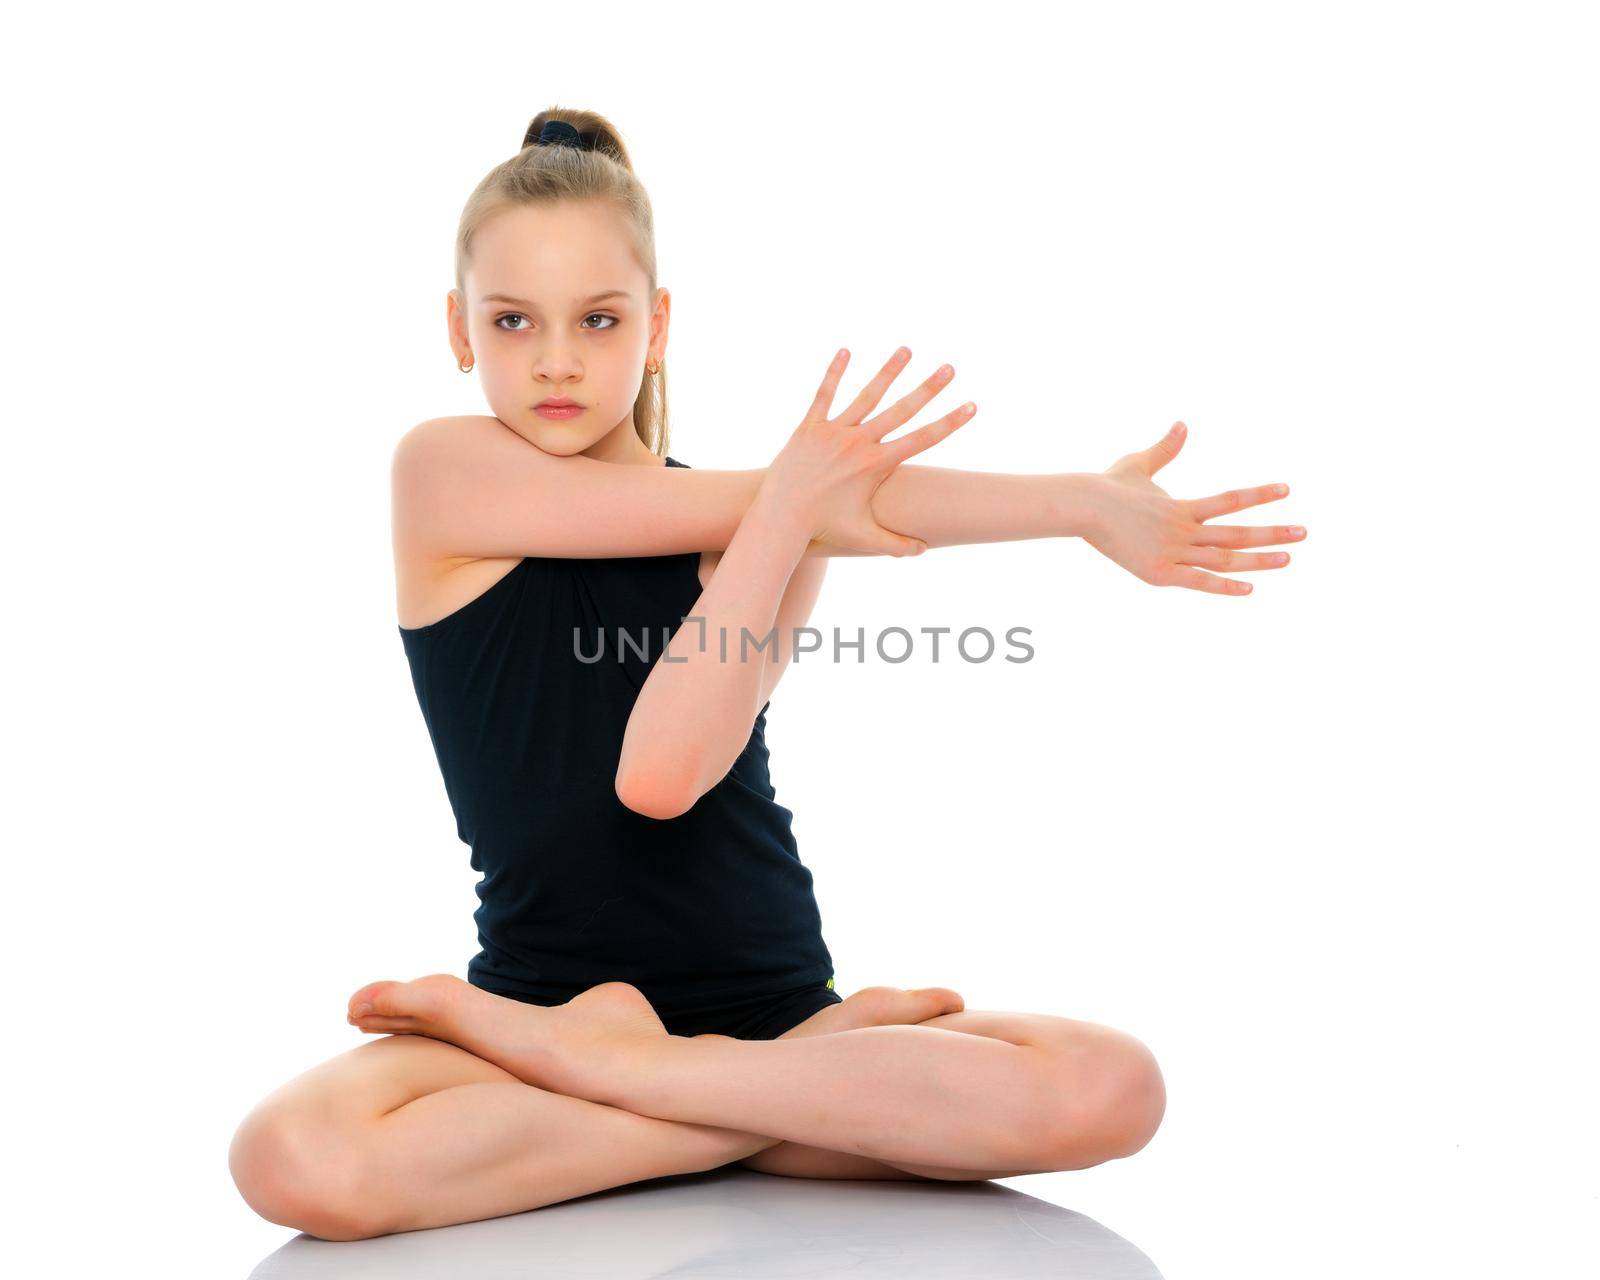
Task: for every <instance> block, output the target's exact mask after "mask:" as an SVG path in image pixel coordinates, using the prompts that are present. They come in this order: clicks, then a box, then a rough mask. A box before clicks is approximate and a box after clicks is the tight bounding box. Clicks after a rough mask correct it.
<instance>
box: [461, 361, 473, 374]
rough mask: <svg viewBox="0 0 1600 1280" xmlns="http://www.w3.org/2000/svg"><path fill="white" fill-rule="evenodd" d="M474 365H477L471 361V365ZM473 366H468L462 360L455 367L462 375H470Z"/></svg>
mask: <svg viewBox="0 0 1600 1280" xmlns="http://www.w3.org/2000/svg"><path fill="white" fill-rule="evenodd" d="M476 363H477V361H473V364H476ZM473 364H468V363H467V362H466V361H465V360H463V361H461V362H460V363H459V364H457V365H456V368H458V369H460V370H461V372H462V373H471V372H472V368H473Z"/></svg>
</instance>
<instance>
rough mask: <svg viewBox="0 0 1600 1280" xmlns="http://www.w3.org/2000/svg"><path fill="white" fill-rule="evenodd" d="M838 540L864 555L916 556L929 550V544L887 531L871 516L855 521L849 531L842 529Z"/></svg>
mask: <svg viewBox="0 0 1600 1280" xmlns="http://www.w3.org/2000/svg"><path fill="white" fill-rule="evenodd" d="M835 536H836V537H837V539H838V540H839V541H840V542H841V543H843V544H845V545H848V546H850V547H852V548H855V549H856V550H857V551H858V552H859V553H860V554H862V555H878V556H915V555H921V554H922V553H923V552H924V551H926V550H927V549H928V544H927V543H926V542H923V541H922V540H921V539H920V538H913V537H912V536H911V535H910V534H906V533H896V532H895V531H894V530H893V529H885V528H884V527H883V526H882V525H881V524H879V523H878V522H877V521H876V520H874V519H873V518H872V517H871V516H870V515H864V516H863V517H862V518H861V519H860V520H857V521H853V522H852V523H851V527H850V528H848V529H840V530H838V531H837V534H836V535H835Z"/></svg>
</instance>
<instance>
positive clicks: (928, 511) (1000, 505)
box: [872, 463, 1096, 547]
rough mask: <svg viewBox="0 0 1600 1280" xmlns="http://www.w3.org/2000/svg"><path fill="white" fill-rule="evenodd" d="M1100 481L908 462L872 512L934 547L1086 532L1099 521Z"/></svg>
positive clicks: (874, 502)
mask: <svg viewBox="0 0 1600 1280" xmlns="http://www.w3.org/2000/svg"><path fill="white" fill-rule="evenodd" d="M1095 479H1096V478H1095V477H1094V476H1092V475H1089V474H1086V473H1080V472H1052V473H1048V474H1044V475H1014V474H1007V473H1004V472H989V471H956V470H952V469H951V468H948V467H923V466H914V465H912V464H910V463H904V464H902V465H901V466H899V467H897V468H896V469H895V470H894V471H892V472H890V474H889V477H888V479H886V480H885V481H884V482H883V483H882V484H881V485H879V486H878V489H877V492H876V493H874V494H873V495H872V515H873V518H874V519H875V520H877V522H878V523H879V524H881V525H882V526H883V527H884V528H885V529H892V530H894V532H896V533H903V534H905V535H906V536H907V537H911V538H920V539H922V541H923V542H926V543H927V544H928V545H929V546H930V547H947V546H954V545H957V544H961V543H972V542H1015V541H1020V540H1022V539H1026V538H1068V537H1081V536H1082V535H1083V534H1085V533H1087V532H1089V531H1090V530H1091V529H1092V528H1093V526H1094V510H1093V485H1094V483H1095Z"/></svg>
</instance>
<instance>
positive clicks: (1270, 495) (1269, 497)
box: [1185, 484, 1289, 521]
mask: <svg viewBox="0 0 1600 1280" xmlns="http://www.w3.org/2000/svg"><path fill="white" fill-rule="evenodd" d="M1288 494H1289V486H1288V485H1286V484H1262V485H1257V486H1256V487H1255V488H1254V489H1229V490H1228V491H1227V492H1226V493H1218V494H1213V495H1212V496H1211V497H1209V498H1194V499H1191V500H1190V501H1189V502H1187V503H1186V504H1185V505H1186V506H1187V507H1188V509H1189V515H1190V516H1191V517H1192V518H1193V519H1195V520H1197V521H1199V520H1210V519H1211V518H1212V517H1213V516H1220V515H1226V514H1227V513H1228V512H1230V511H1242V510H1244V508H1246V507H1259V506H1260V505H1261V504H1262V503H1263V502H1276V501H1277V500H1278V499H1279V498H1283V497H1287V496H1288Z"/></svg>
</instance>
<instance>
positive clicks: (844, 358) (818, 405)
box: [806, 347, 850, 418]
mask: <svg viewBox="0 0 1600 1280" xmlns="http://www.w3.org/2000/svg"><path fill="white" fill-rule="evenodd" d="M849 363H850V352H849V351H848V350H846V349H845V348H844V347H840V348H839V350H838V352H837V354H835V355H834V357H833V360H832V362H830V363H829V365H828V371H827V372H826V373H824V374H823V375H822V385H821V386H820V387H818V388H817V398H816V399H815V400H813V401H812V402H811V411H810V412H809V413H807V414H806V417H808V418H826V417H827V416H828V408H829V406H830V405H832V404H833V395H834V392H836V391H837V390H838V389H839V379H840V378H842V377H844V367H845V365H847V364H849Z"/></svg>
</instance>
